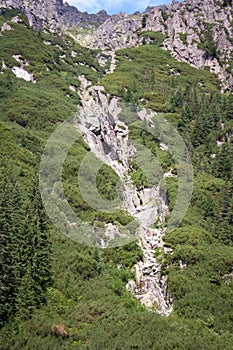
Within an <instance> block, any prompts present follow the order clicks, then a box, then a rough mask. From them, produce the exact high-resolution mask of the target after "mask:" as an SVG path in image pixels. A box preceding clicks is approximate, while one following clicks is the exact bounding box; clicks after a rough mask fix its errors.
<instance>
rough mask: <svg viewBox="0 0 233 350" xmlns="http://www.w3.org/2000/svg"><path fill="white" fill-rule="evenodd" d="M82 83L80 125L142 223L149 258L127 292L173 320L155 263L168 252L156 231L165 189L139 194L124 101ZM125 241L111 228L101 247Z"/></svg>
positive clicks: (139, 265) (156, 187) (160, 232)
mask: <svg viewBox="0 0 233 350" xmlns="http://www.w3.org/2000/svg"><path fill="white" fill-rule="evenodd" d="M79 80H80V82H81V87H80V91H79V93H80V96H81V98H82V107H81V108H80V110H79V118H78V119H79V120H78V122H77V124H76V125H77V127H78V129H79V130H81V131H82V132H83V136H84V140H85V142H86V143H87V144H88V145H89V147H90V149H91V151H92V152H93V153H94V154H95V156H96V157H97V158H98V159H100V160H101V161H103V162H104V163H106V164H108V165H109V166H110V167H112V168H113V169H114V170H115V172H116V173H117V174H118V176H119V178H120V179H121V180H122V181H123V183H124V186H123V196H122V199H123V209H124V210H125V211H127V212H128V213H129V214H131V216H132V217H134V218H136V219H137V220H138V223H139V237H140V239H139V245H140V247H141V249H142V252H143V254H144V257H143V260H142V261H139V262H138V263H137V264H136V265H135V268H134V269H135V281H134V280H131V281H129V282H128V284H127V289H128V290H129V291H130V292H131V293H132V294H133V295H134V296H135V298H136V299H138V300H139V301H140V302H141V303H142V304H143V305H145V306H147V307H149V308H153V309H155V310H156V312H158V313H160V314H163V315H169V314H170V313H171V311H172V301H171V300H170V297H169V295H168V293H167V284H166V278H164V277H163V276H162V275H161V264H160V263H159V262H158V261H156V258H155V249H156V248H159V249H161V251H165V248H164V244H163V235H164V230H163V229H162V228H161V229H159V228H158V229H154V228H151V226H152V225H154V224H155V222H156V221H157V219H158V218H159V222H161V223H163V224H164V222H165V216H166V215H167V214H168V207H167V204H166V198H164V195H163V193H162V191H161V190H160V186H159V185H154V186H152V187H150V188H143V189H141V190H138V189H137V188H136V186H134V185H133V183H132V180H131V178H130V160H131V159H133V156H134V154H135V153H136V152H137V147H136V146H135V145H134V144H133V142H132V141H130V140H129V129H128V126H127V125H126V124H125V123H124V122H123V121H121V120H119V113H120V112H121V110H122V108H121V107H122V106H121V105H122V103H121V101H119V100H118V99H117V98H115V97H114V98H113V99H111V100H109V99H108V97H107V96H106V94H105V93H104V88H103V87H101V86H92V85H91V83H90V82H88V81H87V80H86V79H85V78H84V77H83V76H80V77H79ZM144 112H145V113H146V110H145V111H144ZM144 112H143V113H141V114H140V113H139V114H138V117H139V118H140V119H141V118H144V117H145V118H146V117H148V122H149V121H150V119H151V117H152V116H153V113H150V114H149V113H148V114H147V115H145V113H144ZM146 119H147V118H146ZM120 236H122V233H121V232H120V230H119V228H118V227H117V226H116V225H113V224H107V225H105V234H104V237H101V242H100V244H101V246H102V247H103V248H105V247H108V246H109V244H111V243H112V242H113V241H114V239H116V238H118V237H120Z"/></svg>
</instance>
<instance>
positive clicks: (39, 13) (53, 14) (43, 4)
mask: <svg viewBox="0 0 233 350" xmlns="http://www.w3.org/2000/svg"><path fill="white" fill-rule="evenodd" d="M1 8H17V9H20V10H21V11H22V12H24V13H25V15H26V16H27V18H28V20H29V23H30V25H31V26H33V27H34V28H35V29H39V28H42V27H44V26H48V27H49V28H50V29H52V30H56V29H58V28H61V29H67V28H71V27H87V26H88V25H90V24H93V23H96V24H100V23H102V22H104V21H105V20H106V19H107V18H108V17H109V15H108V14H107V13H106V12H105V11H100V12H98V13H97V14H88V13H86V12H80V11H79V10H78V9H77V8H76V7H74V6H70V5H69V4H68V3H67V2H65V3H63V0H38V1H35V0H0V9H1Z"/></svg>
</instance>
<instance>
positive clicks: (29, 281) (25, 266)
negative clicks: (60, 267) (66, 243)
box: [18, 181, 51, 317]
mask: <svg viewBox="0 0 233 350" xmlns="http://www.w3.org/2000/svg"><path fill="white" fill-rule="evenodd" d="M25 212H26V216H25V219H24V232H23V238H24V240H23V245H22V247H23V255H22V260H21V267H22V268H21V285H20V292H19V296H18V309H20V310H21V312H22V310H23V309H25V310H27V313H26V314H25V317H26V316H30V312H29V311H31V312H32V311H33V310H34V308H37V307H39V306H40V304H41V303H43V302H44V301H45V292H46V288H47V286H48V285H49V284H50V282H51V266H50V259H49V255H50V244H49V241H48V237H47V221H46V215H45V212H44V208H43V205H42V201H41V197H40V194H39V192H38V185H37V183H36V182H35V181H33V185H32V188H31V191H30V194H29V198H28V200H27V204H26V209H25ZM24 286H27V289H28V290H27V298H25V295H24Z"/></svg>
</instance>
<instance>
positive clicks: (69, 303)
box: [0, 17, 233, 350]
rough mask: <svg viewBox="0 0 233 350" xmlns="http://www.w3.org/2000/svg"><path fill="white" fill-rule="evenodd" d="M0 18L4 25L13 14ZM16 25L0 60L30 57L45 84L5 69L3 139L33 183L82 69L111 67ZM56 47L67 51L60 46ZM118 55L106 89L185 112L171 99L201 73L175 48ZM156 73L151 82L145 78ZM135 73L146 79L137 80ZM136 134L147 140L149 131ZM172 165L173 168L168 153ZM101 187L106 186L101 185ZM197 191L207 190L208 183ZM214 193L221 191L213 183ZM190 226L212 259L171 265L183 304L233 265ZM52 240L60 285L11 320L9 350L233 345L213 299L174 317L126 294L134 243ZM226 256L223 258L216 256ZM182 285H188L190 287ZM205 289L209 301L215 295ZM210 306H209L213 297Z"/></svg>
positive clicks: (69, 173) (77, 151)
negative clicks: (173, 54)
mask: <svg viewBox="0 0 233 350" xmlns="http://www.w3.org/2000/svg"><path fill="white" fill-rule="evenodd" d="M0 18H1V21H2V23H3V22H4V19H3V18H2V17H0ZM11 25H12V27H13V26H14V29H15V30H14V31H10V32H5V33H4V35H3V37H0V45H1V52H0V57H1V58H4V60H5V63H6V64H7V65H9V66H12V65H17V62H16V61H14V60H12V54H20V55H21V56H22V57H23V58H24V59H28V60H29V61H30V68H29V69H30V70H32V71H33V74H34V76H35V77H36V79H37V80H38V83H37V84H32V83H26V82H24V81H22V80H19V79H16V78H15V77H14V76H13V74H11V73H10V72H9V71H8V72H6V73H4V74H3V75H0V79H1V85H0V86H1V87H0V98H1V99H0V120H1V124H0V129H1V135H2V136H3V137H2V138H1V148H0V149H1V158H2V159H3V158H5V159H7V161H9V162H10V163H11V164H12V165H11V166H12V169H13V173H14V176H15V178H17V179H18V181H19V183H20V184H21V186H23V187H25V188H26V187H27V184H28V182H29V181H30V177H31V174H32V173H34V172H35V169H36V168H37V165H38V161H39V158H40V154H41V150H42V149H43V145H44V144H45V142H46V139H47V138H48V136H49V135H50V133H52V131H53V130H54V128H55V127H56V123H58V122H60V121H62V120H64V119H65V118H66V117H68V116H70V114H72V113H74V112H75V110H76V104H77V103H78V101H79V97H78V95H77V94H73V93H72V92H71V91H70V90H69V85H70V84H72V85H74V84H75V82H76V83H77V81H76V78H75V76H76V75H79V74H86V76H87V77H88V78H89V79H92V80H93V81H94V82H96V81H97V80H98V77H99V76H101V74H102V71H101V68H100V67H98V66H97V63H96V62H95V60H94V55H95V54H94V53H93V52H90V51H89V50H85V49H83V48H81V47H79V46H78V45H76V44H74V43H72V42H71V41H70V39H64V40H65V41H64V40H63V39H62V38H60V37H52V36H51V35H49V34H47V35H45V34H42V33H39V32H38V33H35V32H32V31H31V30H30V29H28V28H24V27H22V26H20V25H16V24H14V25H13V24H11ZM43 40H47V41H51V43H52V45H50V46H47V45H44V44H43ZM67 40H68V42H67ZM22 43H25V45H22ZM56 45H59V46H60V47H61V48H62V47H63V46H64V48H62V49H59V48H58V47H56ZM73 50H75V51H77V52H78V55H77V56H76V58H72V57H71V55H70V53H71V52H72V51H73ZM38 52H39V53H40V54H39V55H38ZM64 52H66V53H67V54H66V55H67V56H68V57H65V58H64V60H61V59H59V58H58V57H59V56H60V54H61V55H63V54H64ZM136 53H138V55H137V54H136ZM130 55H131V56H130ZM148 55H149V56H148ZM125 56H127V57H131V58H132V59H135V60H136V61H137V62H136V63H135V66H134V69H135V70H134V73H135V74H134V75H133V76H132V75H131V74H130V73H128V70H127V69H128V68H129V64H130V67H132V61H130V63H129V62H128V60H127V59H126V58H125ZM118 57H119V60H120V64H119V65H118V68H117V71H116V73H114V74H113V75H108V76H107V77H106V78H103V82H104V84H105V85H106V88H107V90H108V91H109V92H112V93H116V94H119V95H120V94H124V93H125V91H124V88H125V87H128V86H131V87H132V92H131V95H132V94H135V96H136V97H135V98H144V99H146V100H148V101H149V105H150V106H152V107H156V108H158V109H159V110H161V111H163V112H165V113H166V112H168V111H169V112H170V113H171V112H172V113H173V112H174V114H172V116H171V117H172V118H173V117H174V119H175V120H176V119H177V113H178V112H179V111H178V110H172V108H173V107H172V106H171V104H170V97H171V96H172V94H173V93H174V91H176V88H177V86H179V85H180V82H179V79H181V82H182V84H183V81H184V80H185V82H188V81H189V79H190V77H192V76H193V74H192V73H193V69H192V68H189V67H188V66H187V65H183V64H180V63H177V62H176V61H174V60H171V58H170V56H169V54H168V53H166V52H162V51H161V50H159V49H158V48H157V47H142V48H139V49H135V50H129V49H127V50H126V51H125V50H124V51H123V52H120V53H119V54H118ZM147 57H149V58H150V59H149V60H148V61H149V66H148V63H146V67H145V65H144V62H145V58H147ZM164 60H165V61H166V62H168V64H170V66H171V67H172V68H173V66H174V65H175V66H174V67H175V69H177V70H178V69H179V70H180V71H182V72H184V77H183V75H181V76H175V77H173V76H169V69H170V67H167V66H166V67H165V65H164ZM79 62H81V63H83V62H88V64H89V65H93V66H94V67H96V68H98V69H97V73H96V72H95V71H94V70H92V69H90V68H87V67H83V66H82V65H81V66H80V65H76V64H75V63H79ZM161 62H162V63H161ZM121 64H122V65H121ZM45 66H47V67H48V68H49V71H47V70H46V69H45ZM121 67H123V68H121ZM127 67H128V68H127ZM189 69H190V70H189ZM147 71H148V75H147V78H146V79H144V76H145V73H146V72H147ZM151 72H152V73H151ZM151 74H152V76H153V75H155V80H154V78H153V79H151V81H150V76H151ZM202 74H203V72H201V73H200V76H198V77H197V78H193V79H194V80H195V82H194V83H195V84H198V82H199V81H200V80H203V82H204V83H205V84H206V86H205V88H204V89H207V88H210V89H211V90H215V89H216V80H215V78H214V77H213V76H211V75H209V73H207V72H205V73H204V74H205V75H204V76H203V75H202ZM135 76H137V79H138V80H135ZM124 79H125V80H124ZM177 79H178V81H177ZM173 80H175V81H173ZM137 81H143V84H144V85H143V89H141V88H140V89H138V86H140V85H141V84H138V83H137ZM164 82H165V83H164ZM119 83H120V85H119V86H118V84H119ZM173 84H175V86H173ZM122 87H123V89H122ZM161 89H164V90H161ZM154 90H155V91H154ZM164 92H166V95H164ZM67 93H68V94H69V96H70V97H68V96H67ZM164 96H166V97H164ZM128 97H130V98H131V97H132V96H128ZM128 97H127V96H126V98H128ZM133 97H134V96H133ZM135 137H137V138H140V135H135ZM146 142H151V140H146ZM85 152H86V149H85V146H84V145H83V144H78V145H77V147H75V148H74V149H73V150H71V152H70V158H68V159H67V163H66V166H67V168H66V172H65V174H64V175H65V177H67V178H69V181H72V178H73V176H74V174H73V172H74V171H75V169H76V164H75V163H74V162H73V158H72V157H75V158H76V161H77V163H78V160H77V158H78V156H82V155H83V154H85ZM165 158H166V157H165ZM163 161H164V164H166V159H164V160H163ZM77 166H78V165H77ZM110 182H111V181H110ZM214 182H215V180H214ZM204 183H206V181H204ZM100 186H102V184H101V183H100ZM197 187H198V188H199V185H198V186H197ZM203 187H205V186H203ZM204 190H206V189H205V188H204ZM208 190H209V191H214V189H213V186H212V187H211V186H210V187H209V189H208ZM70 191H71V193H70V195H71V200H72V199H73V200H74V203H75V202H76V201H78V199H79V196H76V195H75V193H74V189H72V188H71V190H70ZM174 191H175V190H174ZM171 194H172V192H171ZM84 209H85V208H84ZM193 210H195V209H193ZM83 214H85V211H83ZM86 215H87V213H86ZM87 216H88V218H87V219H89V220H92V214H91V215H90V214H89V215H87ZM198 218H199V219H200V221H201V220H202V219H203V218H202V215H201V213H199V216H196V215H195V212H194V213H193V212H191V213H190V217H187V218H186V225H187V224H189V225H190V224H193V225H194V224H198V222H197V221H198ZM190 230H191V234H190V237H191V238H190V242H188V244H190V245H191V246H192V249H193V250H192V251H191V253H190V252H188V253H189V255H188V256H189V258H190V259H193V256H194V257H195V256H196V255H197V254H199V255H200V256H201V257H202V256H203V254H204V258H203V259H202V265H201V264H199V260H198V259H196V260H195V261H194V262H195V264H196V265H195V264H192V263H190V268H189V269H188V272H187V273H185V276H182V271H180V270H179V269H178V268H177V265H176V264H177V261H176V260H174V262H173V263H174V266H173V269H174V270H175V272H174V273H172V271H171V276H172V277H171V282H170V283H171V287H170V288H171V291H172V290H173V289H174V293H176V294H177V299H179V300H178V302H179V303H182V298H179V293H181V295H182V296H183V294H184V293H185V295H186V294H187V291H186V290H185V289H182V288H186V289H187V288H189V287H190V285H192V286H194V288H193V289H194V292H196V291H198V288H199V287H200V283H201V282H203V284H202V285H204V286H206V285H207V287H206V288H207V289H206V290H205V291H208V290H209V289H208V288H209V287H210V286H212V285H210V284H209V283H212V282H210V281H209V279H210V276H211V277H212V276H213V278H215V277H216V274H217V272H216V267H215V266H216V265H215V264H216V263H217V262H218V261H219V260H221V261H222V260H223V266H222V269H221V274H224V273H225V272H226V268H227V266H228V264H230V263H231V262H232V260H231V256H232V249H230V248H226V249H224V246H221V247H218V246H217V245H216V242H215V241H214V240H213V238H211V245H210V246H209V242H208V235H206V234H205V233H204V231H200V228H199V229H198V230H197V232H200V233H199V236H198V238H197V237H196V229H195V228H192V229H190ZM193 231H195V232H193ZM182 234H183V232H182V231H178V234H177V240H179V242H178V243H179V244H178V246H182V245H184V243H182V237H183V236H182ZM50 237H51V240H52V242H53V249H52V250H53V256H52V262H53V279H54V284H53V287H52V288H50V289H49V291H48V297H47V305H46V306H44V307H43V308H42V309H41V310H38V311H37V312H36V313H35V314H34V315H33V317H32V319H31V320H28V321H24V320H22V319H16V320H15V322H12V323H10V324H9V325H8V326H6V327H5V328H4V329H3V331H2V333H1V339H0V346H1V348H2V349H20V350H21V349H30V350H33V349H38V348H42V349H45V350H46V349H48V350H52V349H53V350H54V349H126V350H129V349H145V348H146V349H159V350H162V349H164V350H165V349H166V350H167V349H184V350H187V349H197V348H198V349H232V340H233V339H232V336H231V335H230V333H229V330H230V327H231V322H230V320H229V317H228V315H227V317H226V318H225V319H224V320H222V319H221V317H219V319H218V320H217V321H218V322H217V323H216V322H214V321H213V319H212V316H211V315H209V314H208V313H206V309H205V304H206V303H205V300H204V304H203V303H199V302H198V305H196V306H195V305H194V298H193V295H191V296H190V298H186V299H185V300H184V301H185V303H186V304H185V303H184V304H183V305H182V308H183V309H182V310H184V311H183V312H182V313H181V315H179V314H178V313H177V312H175V313H174V314H173V315H172V316H171V317H170V318H168V319H165V318H162V317H160V316H158V315H156V314H152V313H149V312H147V311H146V310H144V309H143V308H142V307H141V306H140V305H139V304H138V303H136V302H135V301H134V300H133V299H132V298H131V296H130V295H129V293H127V292H126V291H125V284H126V281H127V279H128V278H129V277H130V276H131V272H130V268H131V267H132V266H133V264H134V263H135V262H136V261H137V260H139V259H140V256H141V252H140V250H139V249H138V247H137V246H136V245H135V244H132V245H130V246H126V247H124V248H118V249H114V250H106V251H99V250H95V249H89V248H85V247H83V246H80V245H78V244H76V243H74V242H72V241H70V240H68V239H66V237H64V236H61V235H60V234H59V233H58V232H56V231H55V230H54V229H53V228H51V230H50ZM175 238H176V235H174V237H173V236H172V235H171V236H168V238H167V243H168V244H170V245H172V246H173V245H177V242H174V239H175ZM195 241H198V244H197V245H195V244H194V242H195ZM203 245H204V247H206V249H207V254H205V249H204V252H203V248H202V247H203ZM184 248H185V249H183V251H181V252H176V254H177V256H178V257H179V255H178V253H179V254H181V256H182V257H183V256H184V255H185V254H186V255H187V249H188V248H189V247H187V246H186V245H185V247H184ZM211 248H214V249H213V250H212V249H211ZM213 253H214V254H213ZM217 253H218V254H219V255H217V257H218V259H217V260H215V261H213V257H214V256H215V254H217ZM182 254H183V255H182ZM201 254H202V255H201ZM186 255H185V256H186ZM199 255H198V256H199ZM226 256H227V258H226ZM222 258H224V259H222ZM117 264H121V265H122V266H123V268H122V269H121V270H120V271H119V270H118V269H117V267H116V265H117ZM164 264H166V261H164ZM207 266H209V269H210V272H209V271H208V270H207V271H205V273H204V274H203V273H202V272H201V276H202V279H200V281H197V283H196V284H194V283H193V282H194V281H193V276H194V275H195V271H194V270H195V269H196V270H197V269H198V271H202V270H203V269H204V270H205V269H206V267H207ZM217 275H218V274H217ZM177 281H178V282H177ZM182 281H184V282H183V283H181V282H182ZM220 284H221V288H218V287H215V285H213V288H214V293H215V295H214V297H213V299H212V300H213V302H214V303H215V309H216V308H217V311H216V312H215V309H214V307H213V306H212V304H211V305H210V307H212V309H213V310H210V312H211V313H212V312H215V314H214V317H216V316H217V315H220V314H221V312H222V317H223V318H224V312H225V310H226V308H227V307H228V309H229V310H230V307H229V305H228V304H226V306H224V307H223V308H222V306H221V305H222V301H223V299H224V300H228V299H229V298H230V297H231V295H230V294H229V293H231V292H230V291H229V290H230V289H229V288H230V287H229V288H228V289H227V287H226V286H224V285H223V283H222V282H220ZM189 292H190V291H189ZM182 293H183V294H182ZM205 293H206V292H205ZM204 295H205V298H208V295H206V294H204ZM187 304H188V305H187ZM207 306H208V307H209V304H208V303H207ZM218 306H219V307H218ZM190 308H193V310H194V312H193V313H191V312H189V310H190ZM177 309H178V310H179V309H180V308H177ZM197 309H198V310H197ZM208 311H209V310H208ZM213 322H214V323H213ZM54 324H60V325H62V326H63V327H65V329H67V332H68V336H67V337H66V336H65V337H62V336H56V335H55V334H54V332H53V330H52V326H53V325H54Z"/></svg>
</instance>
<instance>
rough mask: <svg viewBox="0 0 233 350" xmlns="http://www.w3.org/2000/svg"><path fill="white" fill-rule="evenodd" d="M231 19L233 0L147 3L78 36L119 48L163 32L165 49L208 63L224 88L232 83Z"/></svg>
mask: <svg viewBox="0 0 233 350" xmlns="http://www.w3.org/2000/svg"><path fill="white" fill-rule="evenodd" d="M232 23H233V11H232V7H231V2H230V1H225V0H220V1H215V0H190V1H184V2H181V3H178V2H173V3H172V4H171V5H166V6H158V7H148V8H147V10H146V12H145V13H144V14H140V13H136V14H134V15H126V14H124V13H120V14H118V15H115V16H112V17H110V18H109V19H107V20H106V21H105V22H104V23H103V24H102V25H100V27H99V28H98V29H97V30H95V31H90V33H88V34H85V35H80V34H79V35H77V39H78V41H79V42H80V43H82V45H84V46H88V47H92V48H101V49H109V48H111V49H113V50H117V49H121V48H125V47H132V46H138V45H142V44H148V43H153V41H154V40H156V33H157V35H158V33H161V34H163V35H164V40H163V43H162V47H163V48H164V49H165V50H169V51H170V52H171V54H172V56H173V57H174V58H175V59H177V60H179V61H182V62H186V63H188V64H190V65H192V66H194V67H196V68H198V69H204V68H205V67H209V68H210V70H211V72H213V73H215V74H217V75H218V77H219V79H220V81H221V83H222V90H223V91H225V90H227V89H228V88H230V87H232V85H233V78H232V75H231V73H232V68H233V60H232V52H233V41H232V35H233V27H232Z"/></svg>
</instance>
